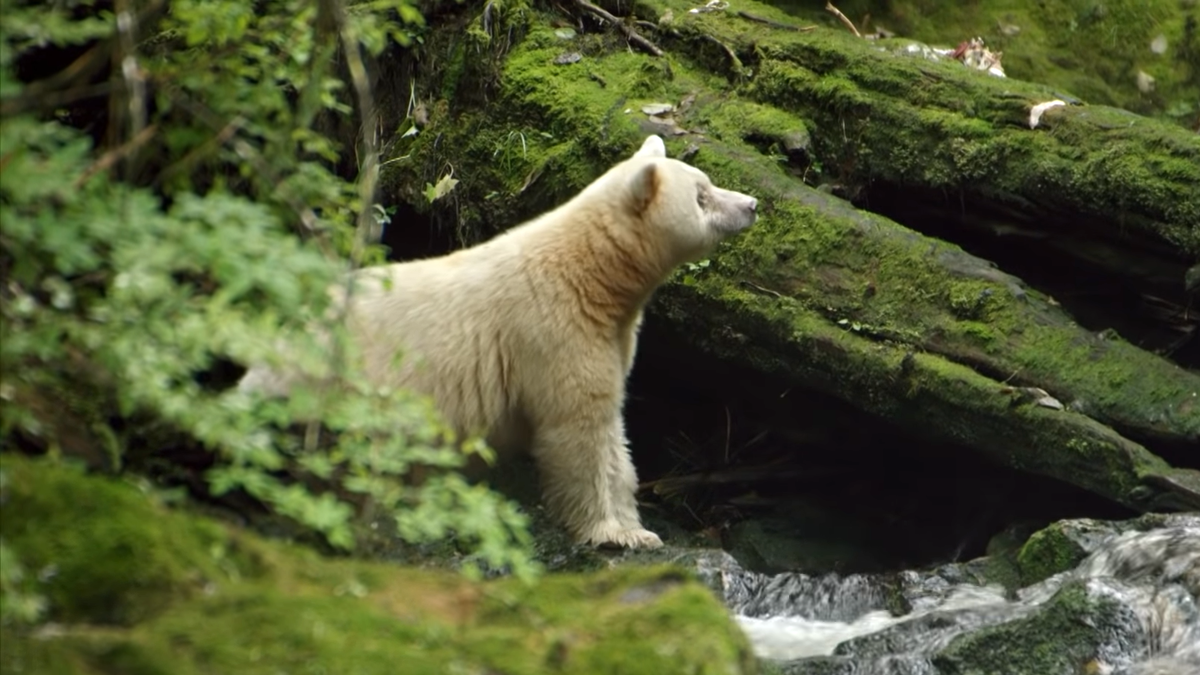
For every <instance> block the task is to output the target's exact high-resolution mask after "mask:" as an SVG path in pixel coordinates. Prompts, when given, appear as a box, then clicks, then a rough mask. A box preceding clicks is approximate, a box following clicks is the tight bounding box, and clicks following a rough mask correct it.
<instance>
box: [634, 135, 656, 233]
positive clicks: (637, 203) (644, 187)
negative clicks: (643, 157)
mask: <svg viewBox="0 0 1200 675" xmlns="http://www.w3.org/2000/svg"><path fill="white" fill-rule="evenodd" d="M651 138H658V137H657V136H652V137H651ZM659 142H660V143H661V142H662V141H659ZM661 186H662V176H661V175H660V174H659V168H658V164H657V163H656V162H650V163H648V164H645V165H643V166H641V167H639V168H638V170H637V171H636V172H635V173H634V174H633V178H630V179H629V206H630V208H632V209H633V212H634V213H637V214H641V213H645V211H646V209H648V208H650V204H652V203H653V202H654V198H655V197H657V196H658V191H659V189H660V188H661Z"/></svg>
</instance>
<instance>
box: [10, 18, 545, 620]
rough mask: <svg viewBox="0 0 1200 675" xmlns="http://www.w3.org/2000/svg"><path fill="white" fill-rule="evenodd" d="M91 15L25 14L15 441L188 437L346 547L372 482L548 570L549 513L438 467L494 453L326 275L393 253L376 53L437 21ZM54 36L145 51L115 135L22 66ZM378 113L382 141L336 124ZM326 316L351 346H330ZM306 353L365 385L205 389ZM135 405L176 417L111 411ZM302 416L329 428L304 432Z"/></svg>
mask: <svg viewBox="0 0 1200 675" xmlns="http://www.w3.org/2000/svg"><path fill="white" fill-rule="evenodd" d="M130 4H132V3H117V5H116V6H117V7H118V8H121V7H123V6H125V5H130ZM90 5H91V3H89V2H76V3H70V2H62V3H46V4H41V3H29V4H17V3H11V2H5V3H4V10H3V11H2V12H0V87H2V89H3V97H4V98H3V101H2V103H3V126H2V127H0V179H2V180H0V224H2V230H0V281H2V283H3V289H0V294H2V296H0V299H2V302H0V319H2V320H3V340H0V378H2V379H0V382H2V384H0V399H2V400H3V407H2V411H0V439H3V443H4V444H5V445H8V444H10V443H11V442H12V440H13V438H14V434H18V433H19V434H21V435H22V436H24V437H26V438H37V439H39V440H40V442H41V443H43V444H45V445H46V446H47V447H49V448H51V450H55V449H57V448H59V447H63V446H66V445H68V444H69V443H70V442H72V441H71V437H77V436H79V435H80V433H83V434H85V435H87V436H89V437H90V438H93V439H99V442H100V443H101V444H102V445H104V446H105V447H104V448H103V450H104V452H106V453H107V455H108V457H109V459H110V460H112V463H113V464H116V465H119V464H120V460H121V459H122V458H123V457H124V456H125V455H126V452H127V448H128V447H129V445H130V444H133V443H143V444H146V443H153V442H154V437H153V434H144V435H141V436H138V435H137V434H138V433H139V430H144V429H148V428H154V427H155V425H159V426H166V427H169V428H172V429H178V430H182V431H184V432H186V433H187V434H189V435H190V436H192V437H194V438H195V439H196V440H197V441H199V442H201V443H203V444H204V445H205V446H206V447H207V448H209V449H211V450H212V451H213V452H214V453H215V454H216V456H217V457H218V458H219V459H218V462H217V464H216V466H214V467H213V468H212V469H211V470H210V471H209V472H208V473H207V478H208V480H209V483H210V487H211V489H212V490H213V492H214V493H217V494H220V493H222V492H224V491H228V490H231V489H235V488H236V489H242V490H245V491H246V492H248V493H249V494H250V495H253V496H254V497H256V498H258V499H259V500H261V501H262V502H263V503H265V504H267V505H269V506H270V507H272V508H273V509H274V510H276V511H277V512H279V513H282V514H284V515H286V516H289V517H291V518H293V519H294V520H296V521H297V522H299V523H301V524H303V525H305V526H307V527H310V528H313V529H315V530H316V531H318V532H320V533H321V534H322V535H324V537H325V538H326V539H327V540H328V542H329V543H330V544H332V545H334V546H336V547H340V548H344V549H350V548H353V547H354V545H355V537H354V534H353V528H352V523H353V518H352V516H353V508H352V506H351V504H350V502H349V501H348V500H351V499H354V500H357V501H362V500H363V498H364V497H365V498H369V499H367V500H366V501H367V502H368V503H370V504H372V506H373V507H375V508H381V509H385V510H386V511H387V512H389V513H391V514H392V515H393V516H394V520H395V522H396V524H397V527H398V533H399V534H400V536H401V537H402V538H405V539H407V540H410V541H414V542H417V541H428V540H431V539H440V538H444V537H446V536H449V535H454V536H456V537H457V538H458V539H459V541H460V542H462V543H463V544H465V545H466V546H467V547H468V548H469V549H470V551H471V552H472V553H474V554H476V556H477V557H478V558H480V559H482V560H483V561H485V562H486V563H487V564H488V565H490V566H493V567H501V566H507V567H508V568H510V569H511V570H512V571H513V572H514V573H516V574H518V575H521V576H525V577H531V576H532V575H533V574H534V573H535V572H536V568H535V566H534V565H533V563H532V562H531V560H530V558H529V556H528V550H529V537H528V534H527V532H526V520H525V517H524V515H523V514H521V513H520V512H519V511H518V510H517V508H516V507H515V505H514V504H512V503H511V502H509V501H507V500H504V499H503V498H502V497H500V496H499V495H497V494H496V493H494V492H492V491H490V490H488V489H487V488H486V487H484V486H479V485H470V484H468V483H467V482H466V481H465V480H464V479H463V478H462V477H461V476H460V475H459V474H458V473H457V472H454V471H452V470H449V471H440V470H439V469H453V468H455V467H458V466H461V465H462V464H463V462H464V461H465V458H466V456H467V455H468V454H470V453H472V452H480V453H484V454H485V455H486V454H487V453H488V452H490V451H488V450H487V448H486V447H484V446H483V445H482V443H480V442H478V441H473V442H467V443H462V444H460V443H457V442H456V441H455V439H453V438H452V436H451V434H450V432H449V430H448V429H446V428H445V427H444V425H443V424H442V422H441V421H440V420H439V418H438V416H437V414H436V412H435V411H434V409H433V407H432V405H431V403H430V402H429V401H428V400H426V399H424V398H422V397H419V396H416V395H414V394H411V393H409V392H404V391H376V390H373V389H370V388H369V387H366V386H365V385H363V384H362V379H361V378H358V377H355V376H354V375H355V373H354V370H353V361H352V360H348V359H346V358H344V356H343V355H342V352H344V351H346V350H345V349H343V348H338V347H339V346H340V345H343V342H344V341H343V340H342V339H341V338H342V335H341V331H340V326H339V325H338V323H337V321H336V319H337V313H336V312H329V311H327V310H328V309H329V304H330V303H329V300H328V296H327V293H326V289H327V288H328V286H329V284H331V283H332V282H334V281H335V280H337V279H338V278H339V276H340V275H341V274H343V273H344V272H345V271H346V269H347V266H348V265H350V266H353V265H356V264H362V263H370V262H374V261H378V260H380V259H381V258H382V252H381V250H380V249H379V247H378V246H375V245H372V244H370V243H369V239H370V238H371V237H370V233H371V232H372V231H373V229H376V228H378V227H379V226H380V225H381V222H380V221H381V220H386V215H385V214H384V212H383V210H382V209H380V208H379V207H378V206H376V205H375V204H374V203H373V202H374V195H373V185H374V173H373V172H374V170H375V166H376V164H375V159H376V158H375V155H376V154H377V152H378V148H377V144H376V143H375V142H374V138H375V136H377V135H378V134H380V130H379V129H378V128H377V125H378V123H377V119H378V117H377V116H376V115H375V114H374V111H373V109H372V108H371V103H370V98H369V91H365V90H364V89H363V86H362V85H363V83H364V82H365V79H364V78H363V77H361V75H362V72H361V71H362V60H361V54H360V51H361V50H366V51H367V52H368V53H370V54H371V55H373V56H377V55H379V54H380V53H381V52H382V50H383V49H384V48H385V46H387V45H388V43H389V42H397V43H399V44H400V45H402V46H403V45H407V44H408V43H409V41H411V40H413V39H416V38H417V37H418V33H419V31H420V29H421V25H422V22H421V16H420V14H419V13H418V12H417V10H416V9H415V8H414V7H413V6H411V5H410V4H408V0H381V1H377V2H369V3H358V4H351V5H348V6H343V4H342V3H341V2H339V1H338V0H267V1H265V2H260V3H244V2H233V1H213V0H174V1H173V2H171V3H170V4H169V7H167V6H166V5H164V4H163V3H160V2H153V1H152V2H148V3H143V6H142V7H141V13H140V14H137V15H134V14H132V13H131V14H129V15H128V16H126V17H125V18H123V19H121V20H120V21H118V20H117V18H116V17H115V16H114V15H113V14H112V13H111V12H96V11H91V10H89V6H90ZM164 8H165V9H166V11H163V10H164ZM147 36H148V37H147ZM46 45H57V46H59V47H63V46H69V45H83V46H89V47H88V50H86V51H84V52H83V53H84V55H83V56H81V57H80V61H79V62H77V65H78V63H83V64H85V68H83V69H82V70H85V71H86V64H87V63H88V59H100V60H101V61H103V62H111V63H118V64H122V65H121V67H117V68H113V72H112V74H111V75H110V76H109V77H108V79H107V81H104V80H100V81H99V85H100V86H101V89H102V90H104V91H108V92H109V96H108V99H107V103H108V107H107V110H108V120H107V121H108V126H107V133H106V135H105V140H104V141H103V142H101V143H95V142H93V140H92V138H90V137H89V135H88V134H87V133H85V131H84V130H83V129H80V128H77V127H76V126H72V125H70V124H67V123H64V122H63V121H60V119H59V118H65V119H68V121H69V120H70V119H71V118H72V116H73V115H74V112H73V111H77V110H78V109H79V108H78V106H77V105H76V104H74V103H71V102H72V101H73V99H74V98H75V97H77V96H80V95H88V94H87V91H88V90H87V87H92V88H93V90H94V89H95V87H96V86H97V84H96V83H92V84H90V85H89V84H87V83H81V82H79V81H73V80H72V79H71V78H70V77H63V76H61V75H51V76H48V77H46V78H43V79H41V80H35V81H32V82H20V81H18V80H17V78H16V76H15V72H16V70H17V68H16V67H17V65H18V61H19V59H21V58H22V57H23V56H28V55H30V54H36V53H38V52H37V50H39V49H43V48H44V47H45V46H46ZM339 49H340V50H341V51H340V52H339ZM339 54H341V55H342V57H344V61H345V69H346V70H347V71H348V72H350V75H351V77H350V79H351V80H353V84H354V86H353V87H347V86H346V81H345V80H343V78H342V76H340V75H339V68H338V67H337V66H338V63H339ZM356 73H357V74H356ZM76 74H78V73H76ZM351 91H356V92H357V97H355V96H353V95H351V94H350V92H351ZM55 101H63V102H66V103H61V104H59V103H54V102H55ZM47 102H50V103H52V105H55V106H57V105H62V106H63V107H62V108H54V107H49V108H48V107H47V105H46V104H47ZM72 105H74V106H75V107H71V106H72ZM100 107H101V106H97V105H92V107H91V108H92V109H97V108H100ZM355 109H357V111H358V113H359V115H360V116H361V117H362V118H363V119H364V120H365V124H364V126H365V128H364V129H363V136H364V138H365V140H364V141H363V142H362V143H361V145H362V146H363V147H360V148H351V149H347V148H343V147H340V146H339V144H338V143H337V141H336V139H334V138H332V137H330V136H329V135H326V134H324V133H322V132H321V131H320V130H319V128H318V123H319V122H320V121H321V120H326V121H327V120H329V119H336V118H338V117H345V116H349V115H352V114H353V113H354V111H355ZM346 153H353V156H362V157H364V160H363V162H362V165H361V166H362V170H361V171H360V175H359V176H358V178H357V180H356V181H349V180H345V179H343V178H341V177H339V176H338V175H337V174H336V173H335V171H334V169H333V167H334V164H335V163H336V162H337V161H338V160H339V158H340V157H342V156H343V155H345V154H346ZM315 324H320V325H324V326H325V329H326V334H328V335H329V336H331V337H332V338H333V339H332V340H319V339H315V338H314V337H313V331H312V330H311V327H312V326H313V325H315ZM282 354H286V355H287V356H286V360H287V361H288V362H289V363H290V364H292V365H295V366H298V367H300V368H302V369H303V370H304V371H306V372H308V373H312V374H317V375H321V374H328V373H331V372H332V373H344V374H346V375H347V376H346V377H345V380H346V381H347V383H348V389H347V388H345V387H343V388H339V389H337V390H336V391H334V390H325V389H322V388H320V387H316V386H313V387H309V388H307V389H302V390H300V391H298V392H297V393H296V394H295V395H294V396H292V397H290V398H289V399H287V400H273V401H272V400H261V399H258V398H254V397H249V396H245V395H242V394H238V393H236V392H221V391H212V390H211V388H208V387H205V386H202V385H201V384H200V377H199V374H201V373H204V372H207V371H208V370H210V369H212V368H213V367H214V365H215V364H217V363H218V362H219V361H222V360H226V361H234V362H238V363H243V364H245V363H252V362H259V361H265V362H272V361H275V362H278V361H279V360H280V359H283V358H284V357H282V356H281V355H282ZM131 416H135V417H136V416H142V417H143V418H149V419H151V420H153V424H150V425H140V426H139V425H130V424H124V425H122V424H112V423H111V422H112V421H113V420H128V419H130V417H131ZM304 421H307V422H304ZM317 422H320V425H319V426H318V425H317V424H316V423H317ZM300 423H305V424H307V425H308V426H307V429H308V433H306V434H297V433H294V432H291V431H289V429H291V428H295V426H296V425H297V424H300ZM131 430H132V431H131ZM325 430H328V431H329V432H332V434H326V435H327V436H330V437H331V439H332V440H330V439H329V438H326V439H321V438H320V436H321V435H322V434H323V433H324V431H325ZM131 434H132V435H133V436H131ZM416 465H421V466H426V467H433V468H434V471H433V473H432V475H431V476H430V477H429V478H428V479H427V480H425V481H424V482H423V483H422V484H421V485H411V484H408V483H406V482H405V481H404V480H403V478H404V476H405V475H406V474H407V473H408V472H409V471H410V470H411V469H412V468H413V467H414V466H416ZM356 495H357V496H356ZM9 553H10V552H8V551H7V550H4V556H5V557H6V559H7V558H8V557H9ZM14 569H15V568H14ZM467 569H474V568H473V567H472V566H471V565H468V566H467ZM17 581H19V579H18V580H6V581H5V583H4V584H3V585H4V587H5V588H8V587H10V586H11V587H12V588H16V585H15V584H16V583H17ZM13 598H15V596H13ZM11 602H14V603H15V602H16V599H14V600H12V601H11ZM9 606H11V607H16V605H15V604H10V605H9ZM13 611H14V612H15V611H17V610H16V609H14V610H13ZM19 614H20V615H21V616H36V614H37V612H35V611H33V609H32V608H31V609H29V610H28V611H26V610H21V611H20V612H19Z"/></svg>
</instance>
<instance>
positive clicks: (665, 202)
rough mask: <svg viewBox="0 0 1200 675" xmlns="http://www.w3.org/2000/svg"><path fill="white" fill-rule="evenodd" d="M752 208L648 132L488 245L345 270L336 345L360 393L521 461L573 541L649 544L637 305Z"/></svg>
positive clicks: (745, 220)
mask: <svg viewBox="0 0 1200 675" xmlns="http://www.w3.org/2000/svg"><path fill="white" fill-rule="evenodd" d="M756 209H757V200H756V199H755V198H753V197H751V196H749V195H745V194H741V193H739V192H733V191H730V190H724V189H721V188H719V187H716V186H715V185H713V184H712V182H711V181H710V180H709V178H708V176H707V175H705V174H704V173H703V172H702V171H700V170H698V169H696V168H694V167H691V166H689V165H687V164H685V163H683V162H681V161H679V160H675V159H668V158H667V157H666V148H665V147H664V145H663V141H662V139H661V138H659V137H658V136H649V137H647V138H646V140H645V142H644V143H643V144H642V146H641V148H640V149H639V150H638V151H637V152H636V153H635V154H634V155H633V156H632V157H630V158H628V159H626V160H624V161H623V162H621V163H620V164H617V165H616V166H614V167H613V168H611V169H610V170H609V171H607V172H606V173H604V174H603V175H602V176H600V177H599V178H597V179H596V180H595V181H594V182H593V183H592V184H590V185H588V186H587V187H586V188H585V189H584V190H583V191H582V192H580V193H579V194H578V195H576V196H575V197H574V198H572V199H571V200H570V201H568V202H566V203H565V204H563V205H561V206H559V207H558V208H556V209H554V210H552V211H549V212H548V213H545V214H543V215H541V216H539V217H537V218H534V219H532V220H530V221H527V222H525V223H523V224H521V225H518V226H516V227H513V228H511V229H509V230H508V231H506V232H504V233H503V234H500V235H498V236H496V237H494V238H493V239H491V240H489V241H487V242H484V243H482V244H479V245H477V246H474V247H471V248H467V249H463V250H460V251H456V252H454V253H451V254H448V255H445V256H441V257H436V258H429V259H425V260H416V261H411V262H403V263H395V264H390V265H384V266H379V267H371V268H365V269H362V270H359V271H357V272H356V273H355V274H356V278H355V280H354V281H355V283H354V285H353V290H352V293H351V295H350V300H351V304H350V307H349V311H348V312H347V321H348V324H347V327H348V329H349V334H350V335H351V336H352V337H353V338H354V339H355V340H356V342H357V347H358V348H359V349H360V350H361V356H362V358H363V359H364V365H365V366H366V369H365V372H366V374H367V376H368V377H369V378H371V379H372V383H373V384H376V385H378V386H384V385H386V386H391V387H407V388H410V389H412V390H416V391H418V392H421V393H425V394H427V395H430V396H431V397H432V398H433V400H434V403H435V405H436V406H437V408H438V409H439V410H440V412H441V413H442V415H443V416H444V417H445V418H446V420H447V421H448V422H449V423H450V424H451V426H452V427H453V428H454V429H455V430H456V431H457V432H458V433H459V434H461V435H464V436H465V435H474V434H478V435H481V436H483V437H484V438H485V439H486V440H487V441H488V443H489V445H491V446H492V447H493V448H495V449H496V450H497V452H499V453H500V455H501V456H503V455H504V454H505V453H506V452H509V451H512V450H515V449H527V450H528V451H530V452H532V454H533V458H534V461H535V463H536V465H537V467H538V473H539V475H540V478H541V483H542V494H543V500H544V502H545V504H546V506H547V508H548V510H549V512H550V514H551V515H552V516H553V517H555V518H556V519H557V520H558V521H559V522H561V523H562V524H563V525H564V526H565V527H566V528H567V529H568V530H569V531H570V533H571V534H572V536H573V537H574V538H575V540H576V541H578V542H582V543H590V544H596V545H600V544H615V545H618V546H625V547H658V546H661V545H662V541H661V540H660V539H659V537H658V535H656V534H654V533H653V532H650V531H649V530H646V529H645V528H644V527H642V523H641V520H640V518H639V516H638V510H637V502H636V499H635V492H636V489H637V477H636V473H635V471H634V466H633V462H632V461H631V459H630V455H629V449H628V447H627V443H628V442H627V440H626V438H625V425H624V420H623V419H622V408H623V405H624V400H625V382H626V378H627V376H628V374H629V371H630V368H631V367H632V365H633V357H634V351H635V349H636V346H637V333H638V329H639V327H640V326H641V322H642V309H643V307H644V306H645V304H646V302H647V300H649V298H650V295H651V293H652V292H653V291H654V290H655V289H656V288H657V287H658V286H659V285H660V284H661V283H662V282H663V281H664V280H665V279H666V278H667V276H668V275H669V274H670V273H671V272H672V270H673V269H674V268H675V267H677V266H678V265H680V264H682V263H684V262H687V261H691V260H697V259H699V258H701V257H703V256H705V255H706V254H707V253H709V252H710V251H711V250H712V249H713V248H714V247H715V246H716V245H717V243H718V242H720V241H721V240H722V239H723V238H725V237H727V236H729V235H732V234H735V233H737V232H740V231H742V230H744V229H746V228H747V227H749V226H750V225H752V224H753V223H754V222H755V220H756V217H757V212H756ZM398 353H402V354H403V355H402V356H401V357H400V358H396V356H397V354H398ZM289 382H290V380H289V378H288V376H287V375H286V374H284V373H277V372H272V371H269V370H267V369H265V368H264V367H261V366H260V367H255V368H251V370H250V371H249V372H248V373H247V374H246V375H245V377H244V378H243V380H242V382H241V383H240V385H239V386H240V388H241V389H242V390H243V391H248V390H259V391H263V392H267V393H275V394H284V393H286V391H287V387H288V386H289Z"/></svg>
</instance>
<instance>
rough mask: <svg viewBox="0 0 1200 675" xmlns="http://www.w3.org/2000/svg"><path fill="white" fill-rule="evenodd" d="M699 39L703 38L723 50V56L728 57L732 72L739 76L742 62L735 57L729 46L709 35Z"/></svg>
mask: <svg viewBox="0 0 1200 675" xmlns="http://www.w3.org/2000/svg"><path fill="white" fill-rule="evenodd" d="M701 37H703V38H704V39H705V40H708V41H709V42H711V43H713V44H715V45H717V46H718V47H720V48H721V49H722V50H724V51H725V55H726V56H728V57H729V63H730V64H731V65H732V66H733V70H734V72H735V73H737V74H741V72H742V60H741V59H739V58H738V57H737V54H734V53H733V50H732V49H730V48H729V45H727V44H725V43H724V42H721V41H720V40H718V39H717V38H715V37H713V36H711V35H701Z"/></svg>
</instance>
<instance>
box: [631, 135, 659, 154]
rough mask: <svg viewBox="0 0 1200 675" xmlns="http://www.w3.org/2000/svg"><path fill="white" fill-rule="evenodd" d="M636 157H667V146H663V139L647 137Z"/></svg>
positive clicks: (652, 136)
mask: <svg viewBox="0 0 1200 675" xmlns="http://www.w3.org/2000/svg"><path fill="white" fill-rule="evenodd" d="M633 156H634V157H666V156H667V146H665V145H663V139H662V138H660V137H658V136H654V135H651V136H647V137H646V140H645V141H643V142H642V147H640V148H638V151H637V152H635V153H633Z"/></svg>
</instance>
